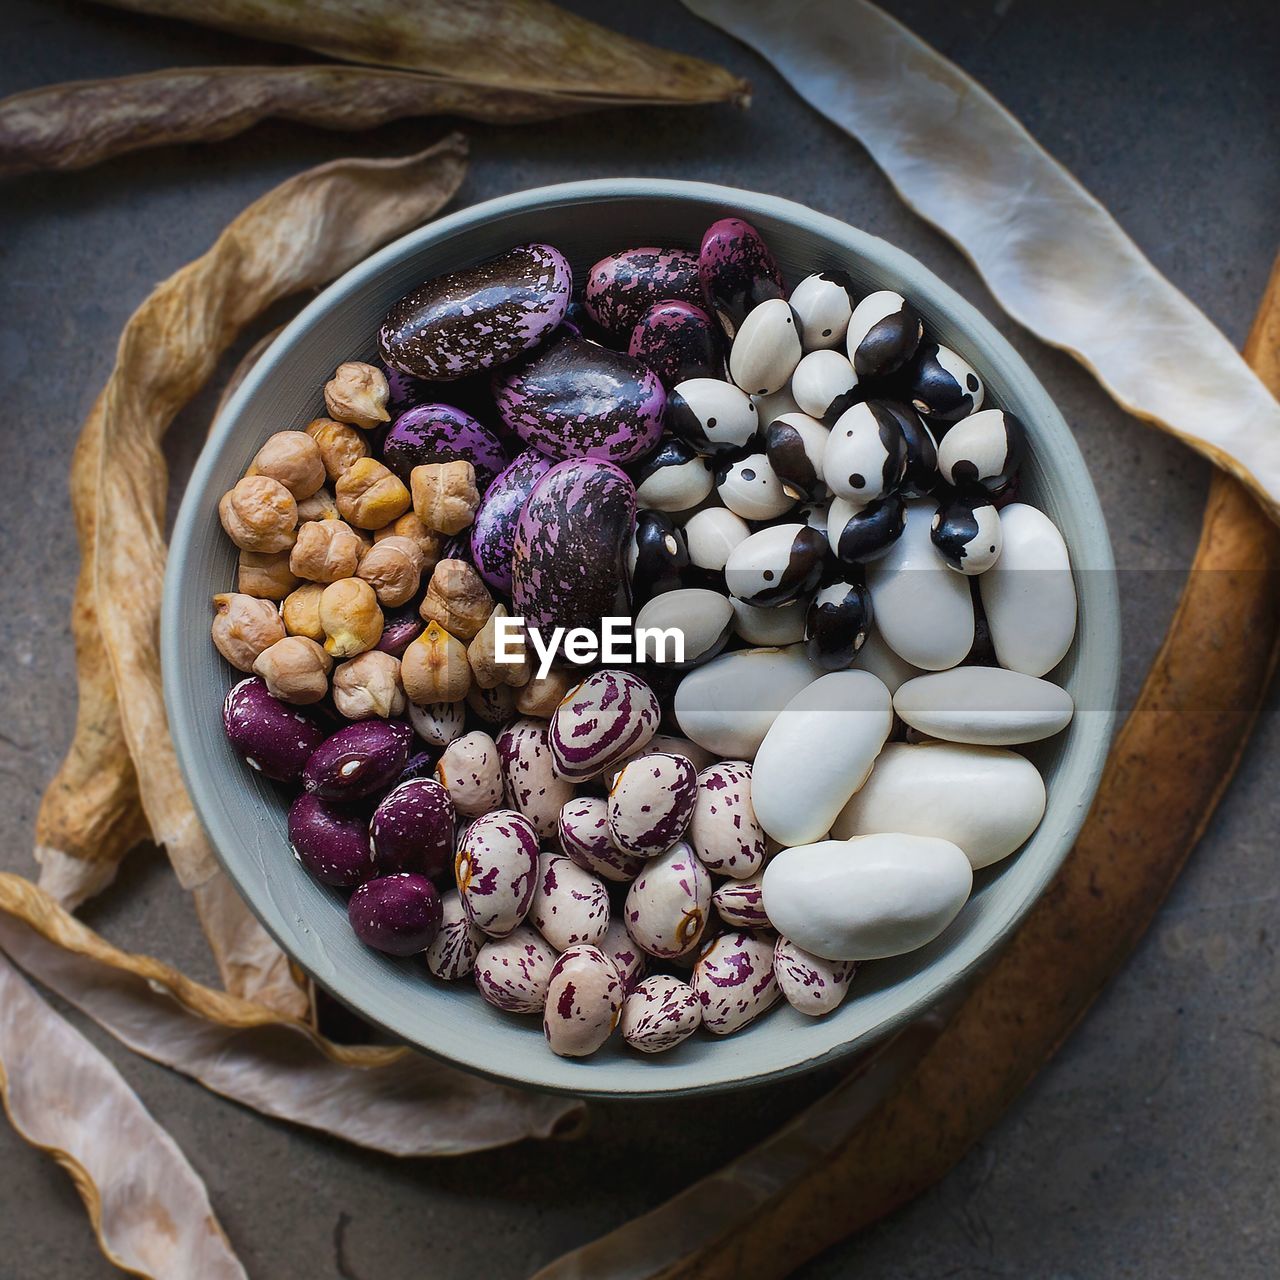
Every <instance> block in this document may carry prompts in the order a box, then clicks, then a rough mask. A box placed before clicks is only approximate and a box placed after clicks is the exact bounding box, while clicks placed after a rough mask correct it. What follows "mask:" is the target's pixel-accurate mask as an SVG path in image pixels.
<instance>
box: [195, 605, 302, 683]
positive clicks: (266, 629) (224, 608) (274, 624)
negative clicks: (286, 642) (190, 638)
mask: <svg viewBox="0 0 1280 1280" xmlns="http://www.w3.org/2000/svg"><path fill="white" fill-rule="evenodd" d="M213 611H214V612H213V627H212V634H213V643H214V646H215V648H216V649H217V650H218V652H219V653H220V654H222V656H223V657H224V658H226V660H227V661H228V662H229V663H231V665H232V666H233V667H235V668H236V670H237V671H252V670H253V664H254V661H255V660H256V659H257V657H258V654H260V653H261V652H262V651H263V650H264V649H268V648H270V647H271V646H272V645H273V644H275V642H276V641H277V640H283V639H284V623H283V622H282V621H281V620H280V612H279V610H278V609H277V608H276V607H275V605H273V604H272V603H271V601H269V600H259V599H258V598H257V597H255V596H247V595H241V594H240V593H239V592H235V591H224V592H222V593H221V594H220V595H216V596H214V597H213Z"/></svg>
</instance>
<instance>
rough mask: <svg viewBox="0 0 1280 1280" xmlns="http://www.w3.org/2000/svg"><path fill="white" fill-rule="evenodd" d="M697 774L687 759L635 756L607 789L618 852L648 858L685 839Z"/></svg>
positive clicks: (696, 790)
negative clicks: (621, 851) (620, 850)
mask: <svg viewBox="0 0 1280 1280" xmlns="http://www.w3.org/2000/svg"><path fill="white" fill-rule="evenodd" d="M697 795H698V774H697V771H696V770H695V769H694V767H693V765H692V764H691V763H690V762H689V761H688V760H686V759H685V758H684V756H675V755H665V754H663V753H661V752H654V753H653V754H651V755H643V756H636V757H634V758H633V759H631V760H629V761H628V762H627V764H626V766H625V767H624V768H623V769H622V771H621V772H620V773H619V774H618V776H617V777H616V778H614V780H613V785H612V786H611V787H610V788H609V832H610V834H611V835H612V836H613V842H614V844H616V845H617V846H618V848H619V849H622V850H625V851H626V852H627V853H637V854H643V855H645V856H646V857H650V856H652V855H653V854H655V853H661V852H662V851H663V850H664V849H669V848H670V847H671V846H672V845H673V844H675V842H676V841H677V840H679V839H680V837H681V836H682V835H684V832H685V828H686V827H687V826H688V825H689V818H690V817H691V816H692V814H693V805H694V801H695V800H696V799H697Z"/></svg>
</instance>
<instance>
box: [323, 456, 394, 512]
mask: <svg viewBox="0 0 1280 1280" xmlns="http://www.w3.org/2000/svg"><path fill="white" fill-rule="evenodd" d="M333 495H334V497H335V498H336V499H337V501H338V510H339V511H340V512H341V513H342V518H343V519H344V520H346V521H347V522H348V523H349V524H353V525H355V526H356V528H357V529H381V528H382V526H383V525H384V524H390V523H391V521H392V520H396V519H399V517H400V516H402V515H404V513H405V512H406V511H408V510H409V490H408V489H406V488H405V487H404V481H403V480H401V479H400V477H399V476H398V475H396V474H395V473H394V472H393V471H391V470H390V469H389V468H387V467H384V466H383V465H382V463H381V462H378V461H377V460H376V459H374V458H361V459H360V460H359V461H358V462H355V463H353V464H352V465H351V466H350V467H348V468H347V470H346V471H344V472H343V473H342V475H341V476H339V477H338V482H337V484H335V485H334V486H333Z"/></svg>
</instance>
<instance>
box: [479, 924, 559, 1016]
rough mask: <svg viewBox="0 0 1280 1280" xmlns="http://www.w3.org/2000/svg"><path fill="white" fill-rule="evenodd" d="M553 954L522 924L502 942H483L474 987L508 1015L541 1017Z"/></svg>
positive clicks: (496, 939)
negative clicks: (537, 1015)
mask: <svg viewBox="0 0 1280 1280" xmlns="http://www.w3.org/2000/svg"><path fill="white" fill-rule="evenodd" d="M555 962H556V953H555V952H554V951H553V950H552V949H551V948H550V947H549V946H547V944H546V941H545V940H544V939H543V938H540V937H539V936H538V932H537V930H536V929H531V928H529V926H528V925H527V924H522V925H521V926H520V927H519V928H518V929H516V930H515V932H514V933H510V934H508V935H507V936H506V937H505V938H495V939H493V940H491V941H489V942H486V943H485V944H484V946H482V947H481V948H480V954H479V955H478V956H476V986H477V987H478V988H479V990H480V994H481V995H482V996H484V998H485V999H486V1000H487V1001H488V1002H489V1003H490V1004H491V1005H494V1006H496V1007H497V1008H499V1009H505V1010H506V1011H507V1012H508V1013H541V1012H542V1006H543V1005H544V1004H545V1003H546V999H547V984H548V982H550V980H551V969H552V966H554V964H555Z"/></svg>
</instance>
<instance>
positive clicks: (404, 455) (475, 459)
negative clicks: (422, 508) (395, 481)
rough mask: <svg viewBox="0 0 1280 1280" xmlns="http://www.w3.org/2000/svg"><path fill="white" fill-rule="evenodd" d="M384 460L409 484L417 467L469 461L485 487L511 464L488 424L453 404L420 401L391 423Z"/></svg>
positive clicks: (477, 477) (479, 484)
mask: <svg viewBox="0 0 1280 1280" xmlns="http://www.w3.org/2000/svg"><path fill="white" fill-rule="evenodd" d="M382 460H383V462H385V463H386V464H387V466H388V467H390V468H391V470H392V471H394V472H395V473H396V475H398V476H399V477H400V479H401V480H403V481H404V482H405V484H408V483H409V476H410V474H411V473H412V471H413V469H414V467H421V466H424V465H426V464H427V463H429V462H454V461H458V460H461V461H464V462H469V463H471V465H472V466H473V467H475V469H476V485H477V487H478V488H479V489H481V490H484V489H485V488H487V487H488V486H489V485H490V484H491V483H492V482H493V478H494V477H495V476H496V475H497V474H498V472H499V471H501V470H502V468H503V467H505V466H506V465H507V455H506V453H505V452H504V451H503V448H502V442H501V441H500V440H499V439H498V437H497V436H496V435H494V433H493V432H492V431H490V430H489V428H488V427H486V426H484V425H482V424H481V423H479V422H477V421H476V420H475V418H473V417H472V416H471V415H470V414H469V413H466V412H465V411H464V410H462V409H459V408H458V407H457V406H456V405H451V404H435V403H433V404H420V405H418V406H417V407H416V408H413V409H410V410H408V411H407V412H406V413H402V414H401V415H400V416H399V417H398V418H397V419H396V420H395V422H393V423H392V424H391V430H390V431H388V432H387V438H386V439H385V440H384V441H383V443H382Z"/></svg>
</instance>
